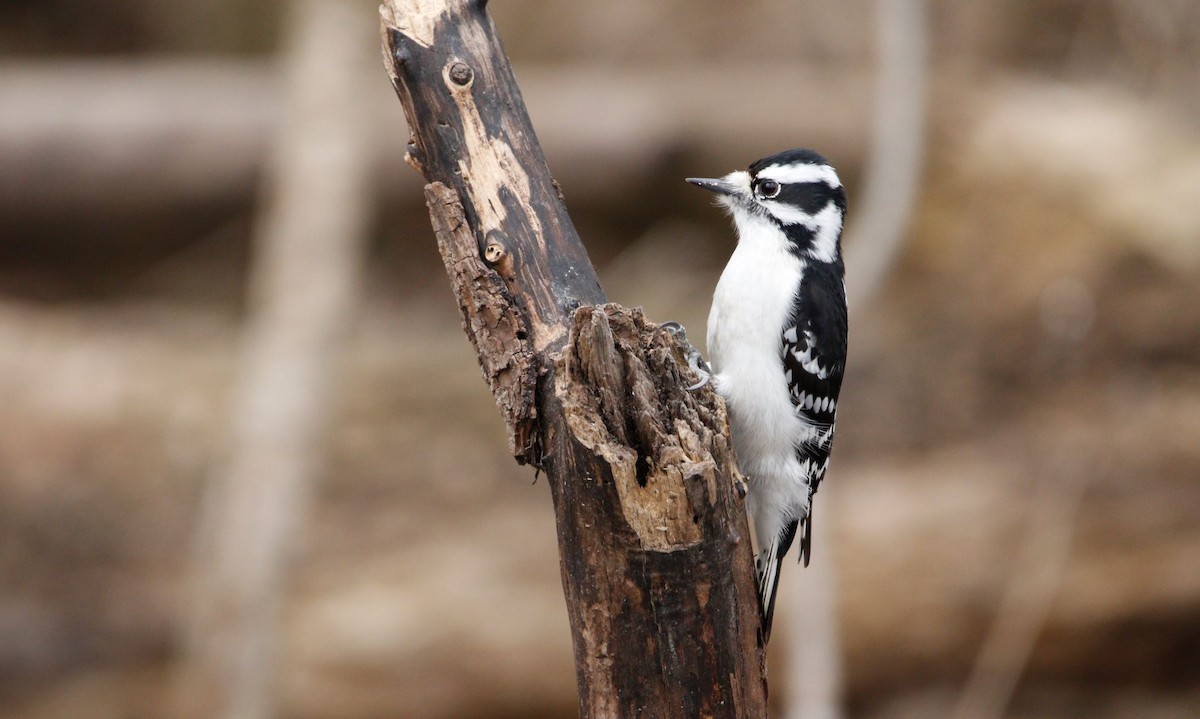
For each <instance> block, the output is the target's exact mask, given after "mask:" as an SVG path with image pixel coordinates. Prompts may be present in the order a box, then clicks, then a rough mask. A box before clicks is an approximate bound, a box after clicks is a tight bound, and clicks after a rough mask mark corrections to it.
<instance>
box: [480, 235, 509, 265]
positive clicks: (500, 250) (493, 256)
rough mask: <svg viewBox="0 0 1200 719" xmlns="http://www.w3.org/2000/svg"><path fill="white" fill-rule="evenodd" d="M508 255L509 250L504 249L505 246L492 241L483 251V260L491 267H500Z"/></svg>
mask: <svg viewBox="0 0 1200 719" xmlns="http://www.w3.org/2000/svg"><path fill="white" fill-rule="evenodd" d="M507 254H508V250H506V249H504V245H502V244H500V243H499V242H496V241H495V240H492V241H491V242H489V243H488V246H487V247H485V248H484V250H483V259H484V260H486V261H487V263H488V264H489V265H498V264H500V261H501V260H503V259H504V257H505V255H507Z"/></svg>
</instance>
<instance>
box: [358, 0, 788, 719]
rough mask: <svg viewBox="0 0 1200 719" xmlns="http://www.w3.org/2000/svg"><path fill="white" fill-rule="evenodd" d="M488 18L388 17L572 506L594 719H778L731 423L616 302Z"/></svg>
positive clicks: (579, 636)
mask: <svg viewBox="0 0 1200 719" xmlns="http://www.w3.org/2000/svg"><path fill="white" fill-rule="evenodd" d="M484 6H485V2H484V1H483V0H470V1H468V0H389V2H387V3H386V4H385V5H384V7H383V9H382V14H383V25H384V44H385V48H386V52H385V62H386V64H387V67H388V70H389V73H390V74H391V77H392V81H393V84H394V85H395V87H396V91H397V93H398V95H399V96H400V101H401V103H402V104H403V105H404V111H405V114H406V116H407V118H408V124H409V127H410V128H411V132H412V138H411V141H410V144H409V150H408V160H409V162H410V164H412V165H413V166H414V167H415V168H416V169H418V170H419V171H420V172H421V173H422V174H423V175H424V176H425V178H426V179H427V180H428V181H429V183H430V184H429V185H428V186H427V187H426V198H427V200H428V203H429V209H430V216H431V218H432V221H433V227H434V231H435V234H436V235H437V241H438V246H439V248H440V249H441V252H442V257H443V259H444V260H445V263H446V270H447V273H448V274H449V276H450V281H451V284H452V286H453V288H454V291H455V293H456V294H457V296H458V299H459V305H460V307H461V309H462V313H463V324H464V328H465V330H466V332H467V335H468V336H469V337H470V338H471V341H472V342H473V344H474V345H475V348H476V351H477V353H478V356H479V362H480V365H481V367H482V369H483V374H484V377H485V379H486V380H487V381H488V384H489V385H490V386H491V388H492V392H493V394H494V395H495V398H496V403H497V404H498V405H499V407H500V410H501V413H502V414H503V415H504V419H505V422H506V423H507V425H508V430H509V443H510V449H511V450H512V452H513V454H514V455H515V456H516V458H517V461H518V462H522V463H530V464H533V465H534V466H537V467H540V468H542V469H544V470H545V471H546V473H547V476H548V477H549V482H550V486H551V490H552V493H553V496H554V504H555V513H556V517H557V523H558V538H559V550H560V555H561V566H562V579H563V588H564V591H565V593H566V598H567V608H568V614H569V616H570V622H571V631H572V635H573V639H574V646H575V658H576V673H577V678H578V683H579V698H580V699H579V701H580V715H581V716H582V717H584V719H591V718H599V717H633V716H648V717H692V716H710V717H748V718H753V719H760V718H761V717H765V716H766V680H765V665H764V661H765V660H764V651H763V646H762V642H761V637H760V632H759V628H760V625H759V614H758V609H757V597H756V594H755V591H756V590H755V587H754V574H753V568H752V559H751V548H750V535H749V532H748V529H747V524H746V518H745V513H744V511H743V504H742V501H741V499H740V497H739V495H738V493H737V492H736V490H735V481H736V477H735V472H734V466H733V457H732V452H731V450H730V443H729V438H728V433H727V431H726V420H725V415H724V405H723V404H722V403H721V402H720V401H719V400H718V399H717V398H716V396H715V395H714V394H713V393H712V392H711V391H710V390H708V389H705V390H702V391H700V392H695V393H689V392H687V391H685V390H684V389H683V387H684V386H685V384H687V383H688V381H689V379H690V378H689V377H686V376H685V375H686V374H687V372H688V371H687V370H686V369H681V366H680V364H679V361H680V354H679V348H678V347H677V346H676V344H675V341H674V340H673V338H672V337H671V336H670V335H668V334H667V333H665V332H664V331H662V330H661V329H659V328H658V327H657V326H656V325H654V324H653V323H651V322H649V321H647V320H646V319H645V318H644V317H643V316H642V314H641V312H640V311H637V310H632V311H631V310H626V309H624V308H622V307H618V306H616V305H610V304H604V302H605V297H604V293H603V291H602V290H601V289H600V285H599V282H598V281H597V279H596V274H595V271H594V270H593V268H592V265H591V262H590V260H589V259H588V256H587V253H586V251H585V250H584V248H583V245H582V244H581V243H580V241H579V237H578V235H577V234H576V232H575V229H574V227H573V226H572V224H571V221H570V218H569V217H568V216H567V212H566V208H565V207H564V205H563V200H562V196H561V194H560V193H559V191H558V187H557V185H556V184H555V182H554V180H553V178H552V177H551V176H550V173H549V170H548V168H547V167H546V163H545V158H544V157H543V155H542V152H541V148H540V147H539V146H538V142H537V138H536V137H535V135H534V133H533V128H532V126H531V124H530V122H529V117H528V115H527V114H526V111H525V106H524V103H523V102H522V100H521V95H520V91H519V90H518V89H517V85H516V82H515V80H514V79H513V75H512V70H511V68H510V66H509V63H508V60H507V58H506V57H505V55H504V52H503V50H502V49H501V46H500V42H499V39H498V38H497V36H496V31H495V27H494V26H493V24H492V22H491V19H490V17H489V16H488V14H487V12H486V10H485V7H484Z"/></svg>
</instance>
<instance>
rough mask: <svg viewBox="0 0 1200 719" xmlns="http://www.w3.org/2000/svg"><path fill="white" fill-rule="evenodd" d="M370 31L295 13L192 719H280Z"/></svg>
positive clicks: (196, 634) (348, 306)
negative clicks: (286, 620)
mask: <svg viewBox="0 0 1200 719" xmlns="http://www.w3.org/2000/svg"><path fill="white" fill-rule="evenodd" d="M374 22H375V15H374V13H373V12H372V11H371V8H370V7H369V6H367V5H364V4H363V3H361V2H357V1H356V0H297V1H296V2H294V3H293V5H292V6H291V8H290V16H289V25H288V28H287V33H286V47H285V49H284V52H283V57H282V61H283V68H282V71H283V81H284V83H285V92H286V95H287V98H288V99H287V115H286V120H285V124H284V127H283V131H282V133H281V135H280V136H279V138H278V139H277V141H276V144H275V146H274V149H273V152H272V156H271V159H270V163H269V167H268V173H267V177H266V178H265V187H264V190H265V192H264V200H265V203H264V206H263V210H262V214H261V215H260V220H259V223H258V227H257V230H256V233H255V245H254V262H253V265H252V269H251V276H250V288H249V289H250V299H251V301H250V311H249V316H248V318H247V321H246V326H245V330H244V335H243V339H242V342H243V346H242V359H241V365H240V367H239V370H238V376H237V380H236V385H235V387H234V391H233V397H232V405H231V410H230V411H231V418H230V424H231V442H230V444H231V446H230V456H229V459H228V464H227V466H226V467H225V468H224V470H223V471H222V472H220V473H219V474H218V475H217V476H216V477H214V478H213V481H212V483H211V485H210V486H209V487H208V489H207V495H206V497H205V501H204V505H203V508H202V516H201V520H200V526H199V529H198V532H199V536H198V545H199V547H198V549H199V551H198V559H197V561H198V564H197V567H196V577H195V586H194V593H193V596H192V600H193V601H194V606H193V612H192V614H191V616H190V617H189V624H188V626H187V635H186V652H187V654H186V659H185V662H186V663H185V667H184V672H183V675H182V677H181V679H182V683H181V687H182V689H183V691H184V694H183V695H182V697H181V702H182V705H181V707H180V711H179V714H180V715H185V716H204V717H237V718H239V719H259V718H265V717H271V716H274V715H275V714H276V711H275V704H276V697H275V693H276V692H275V690H276V685H277V682H278V680H277V676H278V673H279V668H280V657H279V655H278V650H277V645H278V633H279V630H278V624H279V615H280V610H281V607H282V605H283V597H284V595H285V588H286V585H287V579H288V576H289V569H290V565H291V560H292V558H293V556H294V554H295V553H296V545H297V538H298V535H299V530H300V529H301V527H302V526H303V524H304V522H305V521H306V519H307V517H308V514H309V504H310V495H311V493H312V486H313V484H314V481H315V480H316V478H317V476H318V475H319V473H320V471H321V469H322V466H323V464H324V460H325V445H326V441H325V439H326V434H327V430H326V428H327V424H328V418H329V415H330V407H331V400H332V387H333V382H334V378H335V376H336V368H337V359H338V350H339V348H340V341H341V339H342V336H343V330H344V329H345V326H346V324H347V319H348V317H349V315H350V313H351V311H352V309H353V307H354V304H355V301H356V299H357V288H358V283H359V274H360V263H361V257H360V256H361V253H362V246H363V238H364V234H365V230H366V224H367V221H368V214H369V211H370V203H369V199H368V198H369V197H370V187H369V177H368V175H369V154H368V152H369V147H368V145H367V144H366V143H367V137H368V130H369V117H368V115H367V114H366V108H365V107H364V103H363V98H364V96H365V95H366V94H367V93H366V92H365V91H364V88H366V87H367V86H366V84H365V83H366V78H369V77H372V76H373V74H374V59H375V55H374V52H373V44H374V43H373V39H374V35H375V30H374Z"/></svg>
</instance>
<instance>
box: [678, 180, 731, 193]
mask: <svg viewBox="0 0 1200 719" xmlns="http://www.w3.org/2000/svg"><path fill="white" fill-rule="evenodd" d="M687 181H688V182H690V183H692V184H693V185H695V186H696V187H703V188H704V189H706V190H708V191H709V192H713V193H716V194H718V195H737V194H740V193H741V190H740V189H739V188H738V186H737V185H735V184H733V183H732V182H727V181H726V180H722V179H718V178H708V177H689V178H687Z"/></svg>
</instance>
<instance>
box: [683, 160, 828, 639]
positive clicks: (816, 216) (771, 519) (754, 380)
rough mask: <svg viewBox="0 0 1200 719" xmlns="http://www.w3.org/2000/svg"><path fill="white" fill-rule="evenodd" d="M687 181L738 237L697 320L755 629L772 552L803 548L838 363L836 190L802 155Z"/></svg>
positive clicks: (772, 568) (819, 166)
mask: <svg viewBox="0 0 1200 719" xmlns="http://www.w3.org/2000/svg"><path fill="white" fill-rule="evenodd" d="M688 182H690V183H692V184H694V185H698V186H700V187H702V188H704V189H706V190H709V191H711V192H714V193H716V195H717V201H718V203H719V204H721V205H723V206H724V207H725V208H726V209H727V210H728V211H729V213H730V214H731V215H732V216H733V224H734V226H735V228H736V229H737V235H738V244H737V248H736V249H735V250H734V251H733V255H732V256H731V257H730V258H729V264H728V265H726V267H725V271H724V272H723V273H722V274H721V279H720V281H718V282H717V289H716V292H715V293H714V294H713V303H712V310H711V311H710V312H709V315H708V352H709V359H710V363H711V368H712V377H711V379H712V382H713V385H714V388H715V389H716V391H717V393H718V394H720V395H721V396H722V397H724V398H725V402H726V405H727V406H728V408H729V420H730V427H731V430H732V433H733V444H734V450H735V453H736V455H737V463H738V468H739V469H740V470H741V472H742V474H743V475H745V476H746V477H747V479H748V483H749V494H748V495H747V498H746V501H747V506H748V507H749V509H750V514H751V516H752V517H753V520H754V531H755V538H756V540H757V545H758V556H757V570H758V582H759V595H760V597H761V600H762V611H763V627H764V635H765V636H766V637H769V636H770V632H771V620H772V618H773V617H774V612H775V592H776V590H777V588H778V580H779V569H780V566H781V564H782V562H783V557H784V555H785V554H787V551H788V549H790V548H791V546H792V542H793V540H795V538H796V534H797V533H799V535H800V558H801V560H802V561H803V562H804V564H805V565H807V564H808V560H809V556H810V553H811V550H812V547H811V540H812V498H813V495H814V494H815V493H816V491H817V487H818V486H819V485H820V483H821V480H822V479H823V478H824V477H825V471H826V469H827V468H828V467H829V450H830V448H831V446H832V444H833V434H834V428H835V419H836V417H837V403H838V393H839V392H840V390H841V388H842V372H843V370H844V368H845V366H846V336H847V326H846V324H847V322H846V320H847V317H846V290H845V284H844V281H843V270H844V265H843V263H842V252H841V235H842V222H843V220H844V218H845V216H846V193H845V190H844V189H843V188H842V183H841V180H839V179H838V176H837V173H836V172H835V171H834V169H833V167H832V166H831V165H830V164H829V163H828V162H827V161H826V160H825V158H823V157H821V156H820V155H818V154H817V153H815V152H813V151H812V150H788V151H786V152H781V153H779V154H777V155H771V156H770V157H765V158H763V159H761V160H759V161H758V162H755V163H754V164H752V165H750V167H749V169H748V170H746V171H736V172H731V173H729V174H728V175H725V176H724V177H722V178H718V179H702V178H689V179H688Z"/></svg>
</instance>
